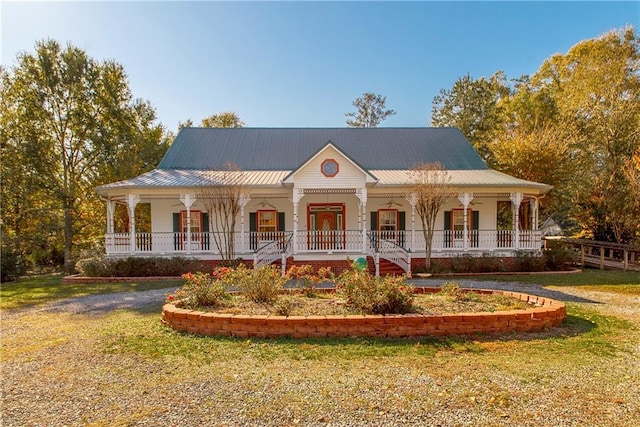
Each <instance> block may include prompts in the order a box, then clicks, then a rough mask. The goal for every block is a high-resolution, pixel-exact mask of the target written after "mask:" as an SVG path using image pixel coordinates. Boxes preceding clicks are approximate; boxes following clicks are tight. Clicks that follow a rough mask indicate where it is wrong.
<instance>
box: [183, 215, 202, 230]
mask: <svg viewBox="0 0 640 427" xmlns="http://www.w3.org/2000/svg"><path fill="white" fill-rule="evenodd" d="M180 217H181V228H180V230H181V231H182V232H183V233H186V232H187V231H191V232H192V233H200V232H201V231H202V224H201V219H202V214H201V212H200V211H191V230H189V228H188V227H189V225H188V221H187V211H182V212H180Z"/></svg>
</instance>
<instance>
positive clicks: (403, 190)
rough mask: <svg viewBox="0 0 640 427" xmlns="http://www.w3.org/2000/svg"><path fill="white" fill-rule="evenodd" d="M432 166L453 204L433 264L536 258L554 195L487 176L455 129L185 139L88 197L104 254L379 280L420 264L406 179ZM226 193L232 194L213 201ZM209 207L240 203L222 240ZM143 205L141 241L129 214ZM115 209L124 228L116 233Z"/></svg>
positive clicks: (420, 244)
mask: <svg viewBox="0 0 640 427" xmlns="http://www.w3.org/2000/svg"><path fill="white" fill-rule="evenodd" d="M436 161H437V162H440V163H441V164H442V165H443V166H444V168H445V169H446V171H447V173H448V175H449V177H450V182H449V183H450V186H451V187H452V189H453V191H454V194H452V197H451V198H450V199H448V200H447V201H446V202H445V204H444V205H443V207H442V209H441V211H440V212H439V213H438V217H437V221H436V226H435V230H436V231H435V233H434V238H433V244H432V248H433V249H432V258H451V257H455V256H457V255H460V254H472V255H474V254H477V255H480V254H485V253H492V254H494V255H497V256H506V257H508V256H513V255H514V254H515V252H516V251H521V250H526V251H539V250H540V248H541V239H542V235H541V233H540V231H539V230H538V200H539V198H540V197H541V196H543V195H544V194H545V193H546V192H548V191H549V190H550V189H551V187H550V186H548V185H545V184H540V183H536V182H531V181H526V180H522V179H518V178H514V177H512V176H509V175H506V174H504V173H501V172H498V171H495V170H492V169H490V168H488V167H487V165H486V164H485V163H484V161H483V160H482V159H481V158H480V156H479V155H478V154H477V153H476V152H475V150H474V149H473V147H472V146H471V145H470V143H469V142H468V141H467V140H466V138H465V137H464V136H463V135H462V133H461V132H460V131H459V130H458V129H455V128H311V129H309V128H289V129H278V128H234V129H222V128H185V129H183V130H181V131H180V133H179V134H178V136H177V137H176V139H175V141H174V142H173V144H172V145H171V147H170V148H169V150H168V151H167V153H166V154H165V156H164V158H163V159H162V161H161V162H160V164H159V165H158V167H157V169H155V170H152V171H150V172H147V173H145V174H143V175H140V176H138V177H135V178H132V179H129V180H124V181H119V182H114V183H111V184H107V185H103V186H100V187H98V188H97V189H96V191H97V192H98V194H99V195H100V196H101V197H102V198H104V199H105V200H106V205H107V218H108V220H107V233H106V236H105V237H106V238H105V247H106V253H107V255H109V256H124V255H126V256H131V255H135V256H138V255H139V256H145V255H146V256H151V255H154V256H175V255H183V256H190V257H198V258H201V259H205V260H221V259H223V257H224V258H236V257H237V258H242V259H244V260H247V261H253V262H254V264H255V265H260V264H267V263H271V262H274V261H277V260H281V261H283V268H284V267H285V264H286V262H287V261H288V262H289V263H291V262H304V263H312V264H316V265H321V264H322V265H336V264H339V263H346V262H347V259H349V258H350V259H354V258H358V257H365V256H369V257H371V258H369V259H373V260H374V261H375V263H374V264H375V266H376V272H379V265H380V262H382V263H383V264H384V263H386V264H387V265H388V264H393V265H396V266H398V267H399V268H401V269H402V270H404V271H407V272H410V271H411V268H412V264H413V268H416V267H417V266H419V265H420V263H421V260H422V262H424V258H425V241H424V237H423V233H422V225H421V221H420V218H419V217H418V215H417V214H416V209H415V197H414V195H413V194H412V182H411V179H410V170H411V168H412V167H414V166H415V165H416V164H418V163H431V162H436ZM228 164H234V165H237V167H236V168H235V169H228V168H227V166H225V165H228ZM229 183H231V185H229ZM225 186H226V187H228V188H231V187H233V189H236V190H237V191H238V192H237V194H235V195H232V196H229V195H225V196H215V194H221V193H215V191H217V190H220V189H224V188H225ZM216 189H217V190H216ZM210 190H213V191H210ZM216 197H222V198H224V197H234V198H236V200H237V202H238V203H237V212H236V214H235V215H234V219H235V224H233V230H229V233H224V231H223V230H222V228H223V225H221V223H220V221H219V218H218V217H217V216H216V218H213V217H212V215H215V213H214V212H212V210H211V205H212V203H211V202H212V198H213V199H215V198H216ZM145 203H146V204H148V205H149V207H150V216H151V219H150V227H149V226H147V229H146V230H144V232H141V231H137V229H136V215H135V212H136V207H137V206H140V205H141V204H145ZM117 204H121V205H123V207H125V208H126V212H127V214H128V224H127V229H120V230H117V229H116V225H115V221H114V212H115V211H116V206H117ZM119 209H122V207H121V208H119ZM226 226H230V224H226ZM223 235H224V236H228V237H230V238H231V239H232V243H231V246H229V245H226V244H225V243H221V240H224V239H221V237H224V236H223ZM227 243H228V242H227ZM380 260H386V261H380Z"/></svg>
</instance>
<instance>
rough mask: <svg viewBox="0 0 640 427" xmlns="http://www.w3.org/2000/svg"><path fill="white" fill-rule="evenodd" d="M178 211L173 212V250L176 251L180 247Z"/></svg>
mask: <svg viewBox="0 0 640 427" xmlns="http://www.w3.org/2000/svg"><path fill="white" fill-rule="evenodd" d="M179 232H180V213H179V212H174V213H173V250H174V251H177V250H179V249H181V248H180V235H179V234H178V233H179Z"/></svg>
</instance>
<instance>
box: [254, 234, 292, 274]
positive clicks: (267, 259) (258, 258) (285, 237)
mask: <svg viewBox="0 0 640 427" xmlns="http://www.w3.org/2000/svg"><path fill="white" fill-rule="evenodd" d="M292 235H293V233H282V234H281V235H280V236H279V238H278V239H276V240H274V241H272V242H269V243H266V244H264V245H263V246H261V247H260V248H259V249H258V250H257V251H256V252H255V253H254V254H253V265H254V267H260V266H262V265H268V264H271V263H272V262H274V261H277V260H279V259H280V260H282V274H284V273H285V271H286V270H287V257H288V256H289V255H290V254H291V237H292ZM280 237H281V238H280Z"/></svg>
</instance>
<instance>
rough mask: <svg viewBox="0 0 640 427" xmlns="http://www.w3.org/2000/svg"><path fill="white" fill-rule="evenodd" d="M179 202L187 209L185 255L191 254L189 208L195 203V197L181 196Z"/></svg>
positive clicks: (191, 195) (190, 195)
mask: <svg viewBox="0 0 640 427" xmlns="http://www.w3.org/2000/svg"><path fill="white" fill-rule="evenodd" d="M180 201H181V202H182V204H183V205H184V207H185V208H186V209H187V254H190V253H191V206H192V205H193V204H194V203H195V201H196V196H195V195H194V194H181V195H180ZM180 228H182V224H180Z"/></svg>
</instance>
